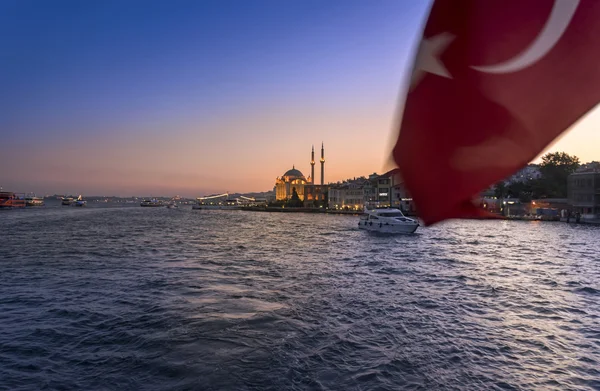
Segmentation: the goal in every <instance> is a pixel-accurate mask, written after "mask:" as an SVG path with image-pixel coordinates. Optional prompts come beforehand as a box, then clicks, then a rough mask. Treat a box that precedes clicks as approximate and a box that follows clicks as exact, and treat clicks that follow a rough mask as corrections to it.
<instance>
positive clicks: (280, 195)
mask: <svg viewBox="0 0 600 391" xmlns="http://www.w3.org/2000/svg"><path fill="white" fill-rule="evenodd" d="M307 183H308V180H307V179H306V178H305V177H304V174H302V172H300V170H297V169H296V167H295V166H292V168H291V169H289V170H287V171H286V172H285V173H284V174H283V175H282V176H280V177H278V178H277V179H276V180H275V197H276V199H277V201H287V200H289V199H291V198H292V195H293V194H294V191H295V192H296V193H297V194H298V197H299V198H300V199H301V200H304V187H305V186H306V184H307Z"/></svg>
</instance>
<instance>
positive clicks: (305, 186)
mask: <svg viewBox="0 0 600 391" xmlns="http://www.w3.org/2000/svg"><path fill="white" fill-rule="evenodd" d="M319 162H320V163H321V181H320V184H316V183H314V178H315V148H314V146H313V148H312V152H311V159H310V176H309V177H308V178H306V177H305V176H304V174H302V172H301V171H300V170H298V169H296V167H295V166H292V168H291V169H290V170H287V171H286V172H285V173H284V174H283V175H282V176H280V177H277V179H276V180H275V198H276V199H277V201H287V200H289V199H291V198H292V195H293V194H294V190H295V191H296V193H297V194H298V197H299V198H300V200H302V201H304V205H305V206H315V205H316V203H315V201H317V202H318V201H324V200H326V193H327V186H326V185H325V148H324V146H323V144H321V159H320V160H319Z"/></svg>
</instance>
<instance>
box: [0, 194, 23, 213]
mask: <svg viewBox="0 0 600 391" xmlns="http://www.w3.org/2000/svg"><path fill="white" fill-rule="evenodd" d="M24 207H25V196H24V195H18V194H16V193H13V192H12V191H0V209H3V208H6V209H8V208H24Z"/></svg>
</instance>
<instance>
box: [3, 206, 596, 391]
mask: <svg viewBox="0 0 600 391" xmlns="http://www.w3.org/2000/svg"><path fill="white" fill-rule="evenodd" d="M356 224H357V218H355V217H348V216H325V215H312V214H311V215H304V214H277V213H273V214H269V213H251V212H242V211H193V210H191V209H183V208H180V209H174V210H173V209H166V208H159V209H154V208H151V209H147V208H139V207H137V208H134V207H130V208H111V207H105V208H94V207H89V208H87V209H86V208H82V209H80V208H60V207H56V208H52V207H49V208H44V209H38V210H22V211H1V212H0V232H2V235H3V239H2V244H1V245H0V261H1V263H0V313H1V314H2V315H1V316H0V364H1V365H0V379H3V380H2V385H3V386H5V387H7V388H8V389H19V388H22V389H41V388H44V387H45V388H50V389H54V388H62V389H106V388H109V389H240V390H244V389H273V390H281V389H335V390H366V389H389V390H397V389H401V388H414V389H501V388H502V389H557V390H558V389H561V390H562V389H580V390H591V389H600V371H599V369H598V368H600V353H599V352H600V319H599V317H600V304H599V303H600V244H599V240H598V238H599V237H600V228H596V227H581V226H567V225H566V224H560V223H539V222H510V221H453V222H449V223H445V224H440V225H438V226H434V227H430V228H420V229H419V231H417V232H418V234H415V235H412V236H381V235H373V234H370V233H368V232H364V231H359V230H358V229H357V226H356Z"/></svg>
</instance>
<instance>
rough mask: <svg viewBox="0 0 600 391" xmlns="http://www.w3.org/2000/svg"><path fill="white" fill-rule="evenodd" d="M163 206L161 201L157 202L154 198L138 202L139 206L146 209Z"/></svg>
mask: <svg viewBox="0 0 600 391" xmlns="http://www.w3.org/2000/svg"><path fill="white" fill-rule="evenodd" d="M164 205H165V204H164V203H163V202H162V201H161V200H157V199H156V198H152V199H149V200H142V202H140V206H143V207H147V208H156V207H159V206H164Z"/></svg>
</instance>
